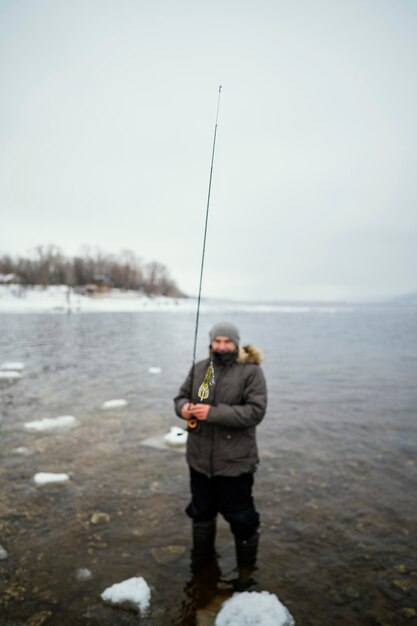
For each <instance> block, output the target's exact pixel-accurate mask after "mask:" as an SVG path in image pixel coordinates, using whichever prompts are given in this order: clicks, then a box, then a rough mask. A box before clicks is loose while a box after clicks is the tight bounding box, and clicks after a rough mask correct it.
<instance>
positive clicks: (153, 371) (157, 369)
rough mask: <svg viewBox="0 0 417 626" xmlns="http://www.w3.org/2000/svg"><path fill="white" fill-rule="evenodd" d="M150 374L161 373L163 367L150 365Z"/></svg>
mask: <svg viewBox="0 0 417 626" xmlns="http://www.w3.org/2000/svg"><path fill="white" fill-rule="evenodd" d="M148 372H149V374H160V373H161V372H162V369H161V368H160V367H150V368H149V369H148Z"/></svg>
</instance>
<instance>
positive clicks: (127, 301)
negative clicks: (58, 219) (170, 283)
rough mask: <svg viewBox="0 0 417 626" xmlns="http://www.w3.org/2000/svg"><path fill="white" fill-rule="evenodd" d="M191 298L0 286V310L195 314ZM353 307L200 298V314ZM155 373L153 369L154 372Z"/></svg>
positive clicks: (340, 310) (328, 310)
mask: <svg viewBox="0 0 417 626" xmlns="http://www.w3.org/2000/svg"><path fill="white" fill-rule="evenodd" d="M196 307H197V300H196V299H195V298H167V297H164V296H156V297H154V298H149V297H148V296H145V295H144V294H142V293H139V292H136V291H121V290H119V289H112V290H111V291H109V292H107V293H103V294H96V295H94V296H87V295H82V294H77V293H71V296H70V297H68V287H67V286H66V285H56V286H52V287H46V288H44V287H39V286H33V287H25V288H23V287H21V286H18V285H10V286H5V285H0V313H70V312H71V313H137V312H144V313H146V312H148V313H154V312H175V313H184V312H186V313H195V311H196ZM353 310H354V308H353V307H351V306H346V305H343V304H337V305H334V304H326V303H313V304H283V303H282V304H281V303H256V302H233V301H229V300H209V299H203V300H202V302H201V312H202V313H232V312H234V313H236V312H241V313H245V312H247V313H346V312H352V311H353ZM155 373H156V372H155Z"/></svg>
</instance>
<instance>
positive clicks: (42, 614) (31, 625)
mask: <svg viewBox="0 0 417 626" xmlns="http://www.w3.org/2000/svg"><path fill="white" fill-rule="evenodd" d="M51 615H52V611H39V613H35V614H34V615H32V616H31V617H30V618H29V619H28V621H27V622H26V624H27V626H42V624H44V623H45V622H46V620H47V619H48V617H51Z"/></svg>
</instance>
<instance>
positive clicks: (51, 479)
mask: <svg viewBox="0 0 417 626" xmlns="http://www.w3.org/2000/svg"><path fill="white" fill-rule="evenodd" d="M33 480H34V481H35V483H36V484H37V485H48V484H50V483H66V482H67V481H68V480H69V476H68V474H52V473H48V472H39V473H38V474H35V476H34V477H33Z"/></svg>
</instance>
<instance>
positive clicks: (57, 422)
mask: <svg viewBox="0 0 417 626" xmlns="http://www.w3.org/2000/svg"><path fill="white" fill-rule="evenodd" d="M77 424H78V421H77V420H76V419H75V417H74V416H73V415H61V417H43V418H42V419H40V420H35V421H33V422H25V425H24V426H25V428H26V430H30V431H43V430H59V429H60V428H73V427H74V426H77Z"/></svg>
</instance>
